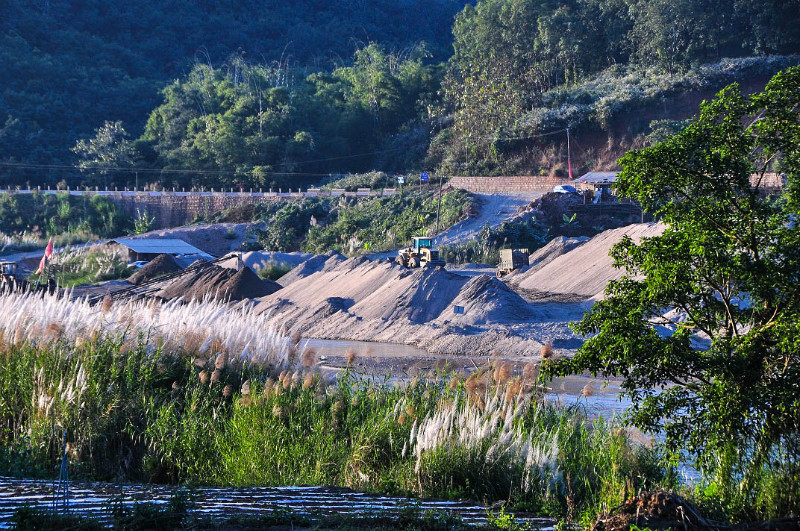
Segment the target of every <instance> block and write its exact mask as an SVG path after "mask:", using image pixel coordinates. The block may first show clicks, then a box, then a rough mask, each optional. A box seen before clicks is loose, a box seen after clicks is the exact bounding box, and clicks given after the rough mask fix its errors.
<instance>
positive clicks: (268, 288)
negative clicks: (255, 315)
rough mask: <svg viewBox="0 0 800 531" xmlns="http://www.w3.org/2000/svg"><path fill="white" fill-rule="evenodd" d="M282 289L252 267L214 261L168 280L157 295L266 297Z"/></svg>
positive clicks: (223, 298) (187, 298)
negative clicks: (262, 277)
mask: <svg viewBox="0 0 800 531" xmlns="http://www.w3.org/2000/svg"><path fill="white" fill-rule="evenodd" d="M279 289H281V286H280V285H279V284H277V283H276V282H273V281H272V280H262V279H261V278H259V277H258V275H256V274H255V273H254V272H253V270H252V269H250V268H249V267H243V268H242V269H240V270H239V271H236V270H235V269H229V268H226V267H219V266H215V265H206V266H203V265H201V266H200V267H196V268H192V269H191V270H189V271H187V272H186V273H185V274H184V275H181V276H180V277H179V278H176V279H175V280H173V281H172V282H170V283H168V284H167V285H166V286H164V287H163V288H162V289H161V290H160V291H159V292H158V293H157V294H156V295H157V296H158V297H162V298H164V299H182V300H184V301H191V300H202V299H206V298H209V299H213V300H218V301H226V302H227V301H241V300H244V299H254V298H258V297H264V296H266V295H270V294H272V293H275V292H276V291H278V290H279Z"/></svg>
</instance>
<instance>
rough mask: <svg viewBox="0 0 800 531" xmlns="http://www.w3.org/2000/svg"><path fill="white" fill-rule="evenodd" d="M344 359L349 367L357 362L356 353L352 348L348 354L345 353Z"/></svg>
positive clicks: (348, 350)
mask: <svg viewBox="0 0 800 531" xmlns="http://www.w3.org/2000/svg"><path fill="white" fill-rule="evenodd" d="M344 359H345V362H346V363H347V366H348V367H350V366H351V365H352V364H353V362H354V361H355V360H356V351H355V350H353V349H352V348H348V349H347V352H345V355H344Z"/></svg>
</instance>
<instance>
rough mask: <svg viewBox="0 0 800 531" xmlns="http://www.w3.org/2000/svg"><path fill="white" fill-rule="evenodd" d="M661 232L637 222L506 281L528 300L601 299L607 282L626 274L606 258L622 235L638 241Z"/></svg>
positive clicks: (606, 233) (653, 224)
mask: <svg viewBox="0 0 800 531" xmlns="http://www.w3.org/2000/svg"><path fill="white" fill-rule="evenodd" d="M663 231H664V226H663V225H661V224H657V223H638V224H634V225H628V226H627V227H622V228H619V229H612V230H607V231H605V232H601V233H600V234H598V235H597V236H595V237H594V238H592V239H591V240H589V241H587V242H585V243H582V244H580V245H578V246H577V247H574V248H572V250H569V251H568V252H565V253H564V254H561V255H559V256H555V257H553V258H550V259H549V260H548V261H546V262H545V263H544V265H541V266H540V267H539V266H534V267H531V268H530V269H528V270H527V271H524V272H521V273H517V274H516V275H514V277H513V279H509V280H510V281H511V283H512V285H513V286H514V287H515V289H518V290H519V291H520V292H522V293H525V294H526V296H527V297H528V298H529V300H554V301H563V302H568V301H579V300H586V299H591V298H600V297H602V295H603V291H604V289H605V287H606V284H608V282H609V280H616V279H619V278H621V277H622V275H623V274H624V273H625V271H624V270H622V269H616V268H614V266H613V260H612V259H611V257H610V256H609V251H611V247H612V246H613V245H614V244H615V243H617V242H619V241H620V240H622V238H623V237H624V236H629V237H630V238H632V239H633V240H634V241H639V240H641V239H642V238H646V237H653V236H658V235H659V234H661V233H662V232H663ZM558 245H559V244H558V243H556V244H555V246H558ZM565 248H566V247H565ZM543 249H544V248H543ZM550 251H556V249H550Z"/></svg>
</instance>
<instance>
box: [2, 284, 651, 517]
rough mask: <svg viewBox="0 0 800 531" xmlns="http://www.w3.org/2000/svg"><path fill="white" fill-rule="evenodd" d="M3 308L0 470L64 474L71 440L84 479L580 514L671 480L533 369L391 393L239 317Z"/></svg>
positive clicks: (208, 309)
mask: <svg viewBox="0 0 800 531" xmlns="http://www.w3.org/2000/svg"><path fill="white" fill-rule="evenodd" d="M0 307H1V308H2V310H1V311H2V312H3V319H1V320H0V363H2V366H3V371H2V372H0V425H2V426H3V430H2V432H0V436H2V438H3V447H4V450H3V452H0V473H6V474H8V473H14V474H24V475H30V474H31V473H33V472H35V471H37V470H38V471H40V472H41V473H43V474H45V475H48V474H53V473H54V471H55V470H56V464H57V462H58V457H59V455H60V450H61V447H60V441H61V434H62V430H66V431H67V437H68V440H69V443H70V447H69V456H70V464H71V468H72V474H73V476H74V477H86V478H96V479H107V480H108V479H111V480H114V479H124V480H150V481H162V482H183V483H193V484H211V485H242V486H244V485H305V484H311V485H340V486H344V487H351V488H355V489H361V490H370V491H379V492H387V493H395V494H397V493H402V494H411V495H418V496H436V497H444V498H471V499H475V500H478V501H481V502H486V503H492V502H495V501H498V500H505V501H507V502H511V503H512V504H515V505H516V507H518V508H522V509H526V510H529V511H534V512H538V513H544V514H552V515H563V516H570V517H572V518H577V517H578V516H579V515H580V514H581V513H586V514H588V513H587V511H588V512H591V510H594V509H596V508H597V507H600V506H602V505H604V504H605V505H607V506H611V505H614V504H618V503H620V502H621V501H622V499H623V497H624V496H625V495H626V494H628V493H631V492H633V491H635V490H638V489H642V488H647V487H650V486H652V485H654V484H656V483H658V482H659V481H660V480H661V478H662V476H663V471H662V470H661V469H660V468H659V467H658V465H657V459H656V455H655V454H654V453H653V452H652V451H650V450H645V449H641V448H637V447H635V446H634V445H632V444H631V443H630V442H629V441H628V440H627V439H626V438H625V436H624V433H623V432H621V431H619V430H617V429H616V428H615V427H613V426H611V425H608V424H606V423H603V422H595V423H590V422H588V421H587V419H586V417H585V416H584V415H583V414H582V413H581V412H580V411H578V410H574V409H564V408H560V407H556V406H553V405H550V404H548V403H546V402H544V401H543V400H542V399H541V387H540V383H539V382H538V379H537V371H536V370H535V366H533V365H532V367H531V370H528V368H526V369H525V370H524V371H522V373H521V374H515V373H514V371H512V370H511V368H510V366H508V365H505V364H498V365H496V366H494V367H486V368H484V369H482V370H480V371H478V372H476V373H474V374H473V375H472V376H470V377H469V378H467V379H466V380H464V379H462V378H459V377H458V376H456V375H455V374H446V373H440V374H437V375H434V376H432V377H430V378H428V379H420V380H414V381H410V382H406V385H402V386H398V385H393V384H391V383H389V382H388V381H385V380H382V379H376V378H372V377H369V378H368V377H364V376H361V375H357V374H355V373H354V372H352V371H351V370H346V371H344V372H343V373H341V374H339V376H338V377H337V378H333V377H331V376H330V375H329V373H325V372H323V371H322V369H321V368H320V366H319V364H318V361H317V357H316V355H315V354H314V352H313V351H305V352H300V351H299V349H298V346H297V343H296V341H295V340H293V339H287V338H286V337H284V336H283V335H281V334H280V333H279V331H277V330H275V329H274V328H272V327H270V326H269V324H268V318H267V317H265V316H259V315H256V314H254V313H252V312H251V311H250V310H248V309H247V308H246V307H245V308H241V309H235V308H230V307H227V306H223V305H219V304H216V303H190V304H185V305H179V304H177V303H167V304H158V303H152V302H130V303H125V304H121V303H112V302H110V300H109V301H107V302H106V304H100V305H97V306H90V305H88V304H87V303H85V302H80V301H77V302H75V301H69V300H67V299H57V298H54V297H49V296H45V297H43V298H42V297H39V296H36V297H34V296H31V295H9V296H4V297H0ZM48 471H49V472H48Z"/></svg>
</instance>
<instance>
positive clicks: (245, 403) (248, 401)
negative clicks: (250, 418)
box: [239, 396, 253, 407]
mask: <svg viewBox="0 0 800 531" xmlns="http://www.w3.org/2000/svg"><path fill="white" fill-rule="evenodd" d="M239 405H240V406H242V407H250V406H252V405H253V397H252V396H242V397H239Z"/></svg>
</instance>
